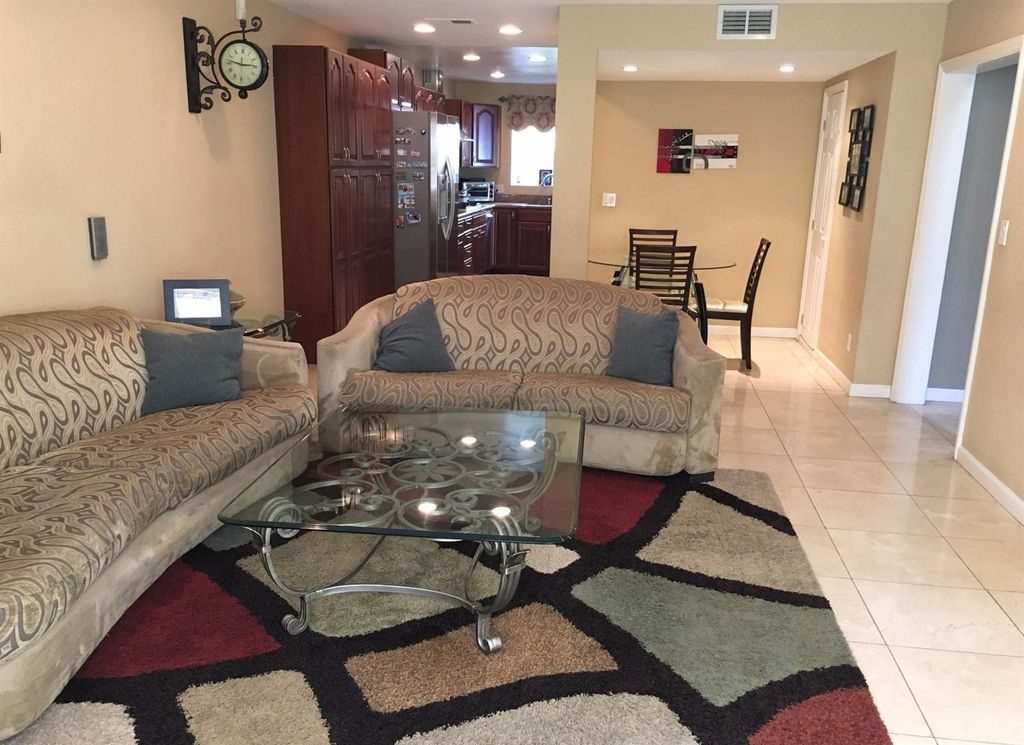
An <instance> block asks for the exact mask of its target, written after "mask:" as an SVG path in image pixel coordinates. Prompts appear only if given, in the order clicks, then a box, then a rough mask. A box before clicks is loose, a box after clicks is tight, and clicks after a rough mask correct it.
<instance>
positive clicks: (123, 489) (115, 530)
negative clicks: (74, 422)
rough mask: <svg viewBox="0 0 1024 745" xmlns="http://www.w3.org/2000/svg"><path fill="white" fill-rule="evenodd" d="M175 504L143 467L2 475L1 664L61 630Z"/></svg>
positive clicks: (21, 469) (20, 470)
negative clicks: (79, 602) (60, 623)
mask: <svg viewBox="0 0 1024 745" xmlns="http://www.w3.org/2000/svg"><path fill="white" fill-rule="evenodd" d="M169 503H170V499H169V496H168V494H167V493H166V492H165V491H164V489H162V488H161V487H160V486H159V485H158V483H157V481H156V479H155V478H153V474H151V473H150V472H148V471H147V470H145V469H140V468H105V469H101V470H93V469H87V470H82V469H76V468H61V467H53V466H34V465H30V466H17V467H14V468H9V469H7V470H5V471H2V472H0V659H3V657H5V656H6V655H8V654H11V653H12V652H15V651H17V650H18V649H19V648H21V647H23V646H25V645H26V644H28V643H30V642H31V641H32V640H33V639H34V638H36V637H38V636H39V635H40V634H42V633H43V632H44V631H46V629H48V628H49V627H50V626H52V625H53V624H54V623H56V622H57V620H59V619H60V618H61V617H62V616H63V615H64V613H65V611H66V610H67V608H68V606H69V605H70V604H71V603H73V602H74V601H75V599H76V598H78V597H79V596H80V595H81V594H82V593H83V592H84V591H85V589H86V588H87V587H88V586H89V584H90V583H91V582H92V581H93V580H94V579H95V578H96V577H97V576H98V575H99V573H100V572H101V571H103V569H104V568H105V567H106V566H107V565H109V564H110V562H111V561H113V559H114V558H115V557H116V556H117V555H118V554H120V553H121V551H122V549H124V548H125V546H127V545H128V544H129V543H130V542H131V540H132V539H133V538H134V537H135V536H136V535H138V534H139V532H141V531H142V530H143V529H144V528H145V527H146V526H147V525H148V524H149V523H150V522H151V521H152V520H153V519H155V518H156V517H157V516H159V515H160V514H161V513H162V512H164V511H165V510H166V509H167V507H168V506H169Z"/></svg>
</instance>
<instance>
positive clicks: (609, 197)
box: [601, 191, 615, 207]
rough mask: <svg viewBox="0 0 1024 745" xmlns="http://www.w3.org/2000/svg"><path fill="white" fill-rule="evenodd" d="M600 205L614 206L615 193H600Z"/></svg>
mask: <svg viewBox="0 0 1024 745" xmlns="http://www.w3.org/2000/svg"><path fill="white" fill-rule="evenodd" d="M601 206H602V207H614V206H615V193H614V192H607V191H606V192H605V193H603V194H602V195H601Z"/></svg>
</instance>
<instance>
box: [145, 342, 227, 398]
mask: <svg viewBox="0 0 1024 745" xmlns="http://www.w3.org/2000/svg"><path fill="white" fill-rule="evenodd" d="M142 346H143V348H144V349H145V350H146V369H147V370H148V371H149V385H148V386H147V387H146V398H145V400H144V401H143V402H142V413H143V414H152V413H154V412H156V411H164V410H166V409H178V408H180V407H182V406H199V405H201V404H215V403H219V402H221V401H234V400H235V399H236V398H241V396H242V385H241V383H240V382H239V376H240V375H241V374H242V329H240V328H238V329H231V330H230V331H217V332H214V333H210V334H203V333H195V334H161V333H159V332H157V331H149V330H147V329H143V330H142Z"/></svg>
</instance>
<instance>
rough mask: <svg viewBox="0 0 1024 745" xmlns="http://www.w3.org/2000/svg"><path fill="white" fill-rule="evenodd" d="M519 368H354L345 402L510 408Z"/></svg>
mask: <svg viewBox="0 0 1024 745" xmlns="http://www.w3.org/2000/svg"><path fill="white" fill-rule="evenodd" d="M521 381H522V374H520V373H518V372H489V371H486V370H477V371H473V372H463V371H459V370H456V371H454V372H442V373H389V372H379V371H375V370H371V371H368V372H355V373H352V374H351V375H350V376H349V379H348V382H347V383H346V384H345V387H344V388H343V389H342V392H341V395H340V401H341V403H342V404H343V405H345V406H347V407H349V408H353V409H358V410H361V411H374V410H376V411H385V410H389V409H390V410H394V409H433V408H453V409H511V408H512V403H513V401H514V400H515V395H516V389H518V388H519V384H520V382H521Z"/></svg>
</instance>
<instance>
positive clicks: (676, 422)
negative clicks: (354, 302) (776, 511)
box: [317, 275, 725, 478]
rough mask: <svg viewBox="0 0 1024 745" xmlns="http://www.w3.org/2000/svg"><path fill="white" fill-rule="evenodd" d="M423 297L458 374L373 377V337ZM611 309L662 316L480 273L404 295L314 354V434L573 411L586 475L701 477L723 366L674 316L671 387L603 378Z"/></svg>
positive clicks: (652, 303) (603, 296) (713, 434)
mask: <svg viewBox="0 0 1024 745" xmlns="http://www.w3.org/2000/svg"><path fill="white" fill-rule="evenodd" d="M428 298H433V300H434V304H435V306H436V310H437V316H438V321H439V322H440V325H441V332H442V334H443V335H444V340H445V344H446V346H447V348H448V352H449V354H450V355H451V358H452V362H453V363H454V366H455V370H454V371H453V372H445V373H386V372H377V371H372V370H371V368H372V367H373V361H374V357H375V354H376V350H377V340H378V337H379V336H380V330H381V328H382V327H383V326H384V325H385V324H387V323H388V322H390V321H391V320H392V319H393V318H395V317H396V316H400V315H402V314H404V313H406V312H407V311H408V310H409V309H410V308H412V307H414V306H416V305H418V304H420V303H422V302H423V301H424V300H426V299H428ZM620 307H626V308H631V309H633V310H636V311H639V312H643V313H659V312H664V311H667V310H668V309H667V308H666V307H665V306H663V305H662V304H661V303H660V301H659V300H658V299H657V298H656V297H654V296H653V295H649V294H645V293H642V292H637V291H635V290H627V289H623V288H620V287H612V286H609V285H603V284H597V283H595V282H584V281H580V280H571V279H549V278H545V277H525V276H514V275H512V276H509V275H503V276H499V275H485V276H474V277H449V278H444V279H435V280H431V281H429V282H420V283H417V284H412V285H406V286H404V287H402V288H400V289H399V290H398V292H397V293H395V294H394V295H388V296H386V297H382V298H379V299H378V300H375V301H374V302H372V303H370V304H369V305H366V306H365V307H363V308H361V309H360V310H359V312H358V313H356V315H355V316H353V317H352V319H351V321H350V322H349V324H348V325H347V326H346V327H345V328H344V329H342V330H341V331H339V332H338V333H336V334H334V335H333V336H330V337H328V338H326V339H322V340H321V341H320V342H319V344H318V345H317V368H318V378H319V394H320V411H321V420H322V421H323V423H324V430H323V434H322V435H321V436H322V437H323V436H325V435H326V436H328V437H329V433H330V432H331V431H332V423H333V422H334V421H335V420H337V419H338V418H339V417H340V416H342V415H343V414H344V412H345V411H347V410H352V409H355V410H374V409H378V410H381V409H417V408H434V407H445V408H448V407H460V408H487V409H519V410H534V411H549V412H554V411H562V412H576V413H578V414H580V415H581V416H582V417H583V418H584V420H585V421H586V433H585V440H584V447H583V460H584V464H585V465H588V466H595V467H598V468H608V469H612V470H616V471H629V472H632V473H641V474H651V475H668V474H675V473H679V472H681V471H686V472H687V473H689V474H690V475H691V476H694V477H696V478H708V477H709V476H710V474H711V473H712V472H713V471H714V470H715V468H716V467H717V464H718V435H719V430H720V425H721V400H722V383H723V380H724V377H725V359H724V358H723V357H721V356H720V355H718V354H716V353H715V352H713V351H712V350H710V349H708V347H707V346H705V345H704V343H703V342H702V341H701V338H700V333H699V332H698V330H697V328H696V326H695V325H694V323H693V321H692V320H691V319H690V318H689V317H688V316H686V315H685V314H682V313H680V314H679V337H678V339H677V341H676V346H675V353H674V358H673V385H672V386H671V387H668V386H655V385H647V384H645V383H637V382H633V381H630V380H623V379H621V378H612V377H608V376H606V375H604V372H605V370H606V369H607V367H608V361H609V358H610V355H611V347H612V337H613V335H614V332H615V322H616V317H617V311H618V309H619V308H620ZM328 444H329V443H328Z"/></svg>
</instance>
